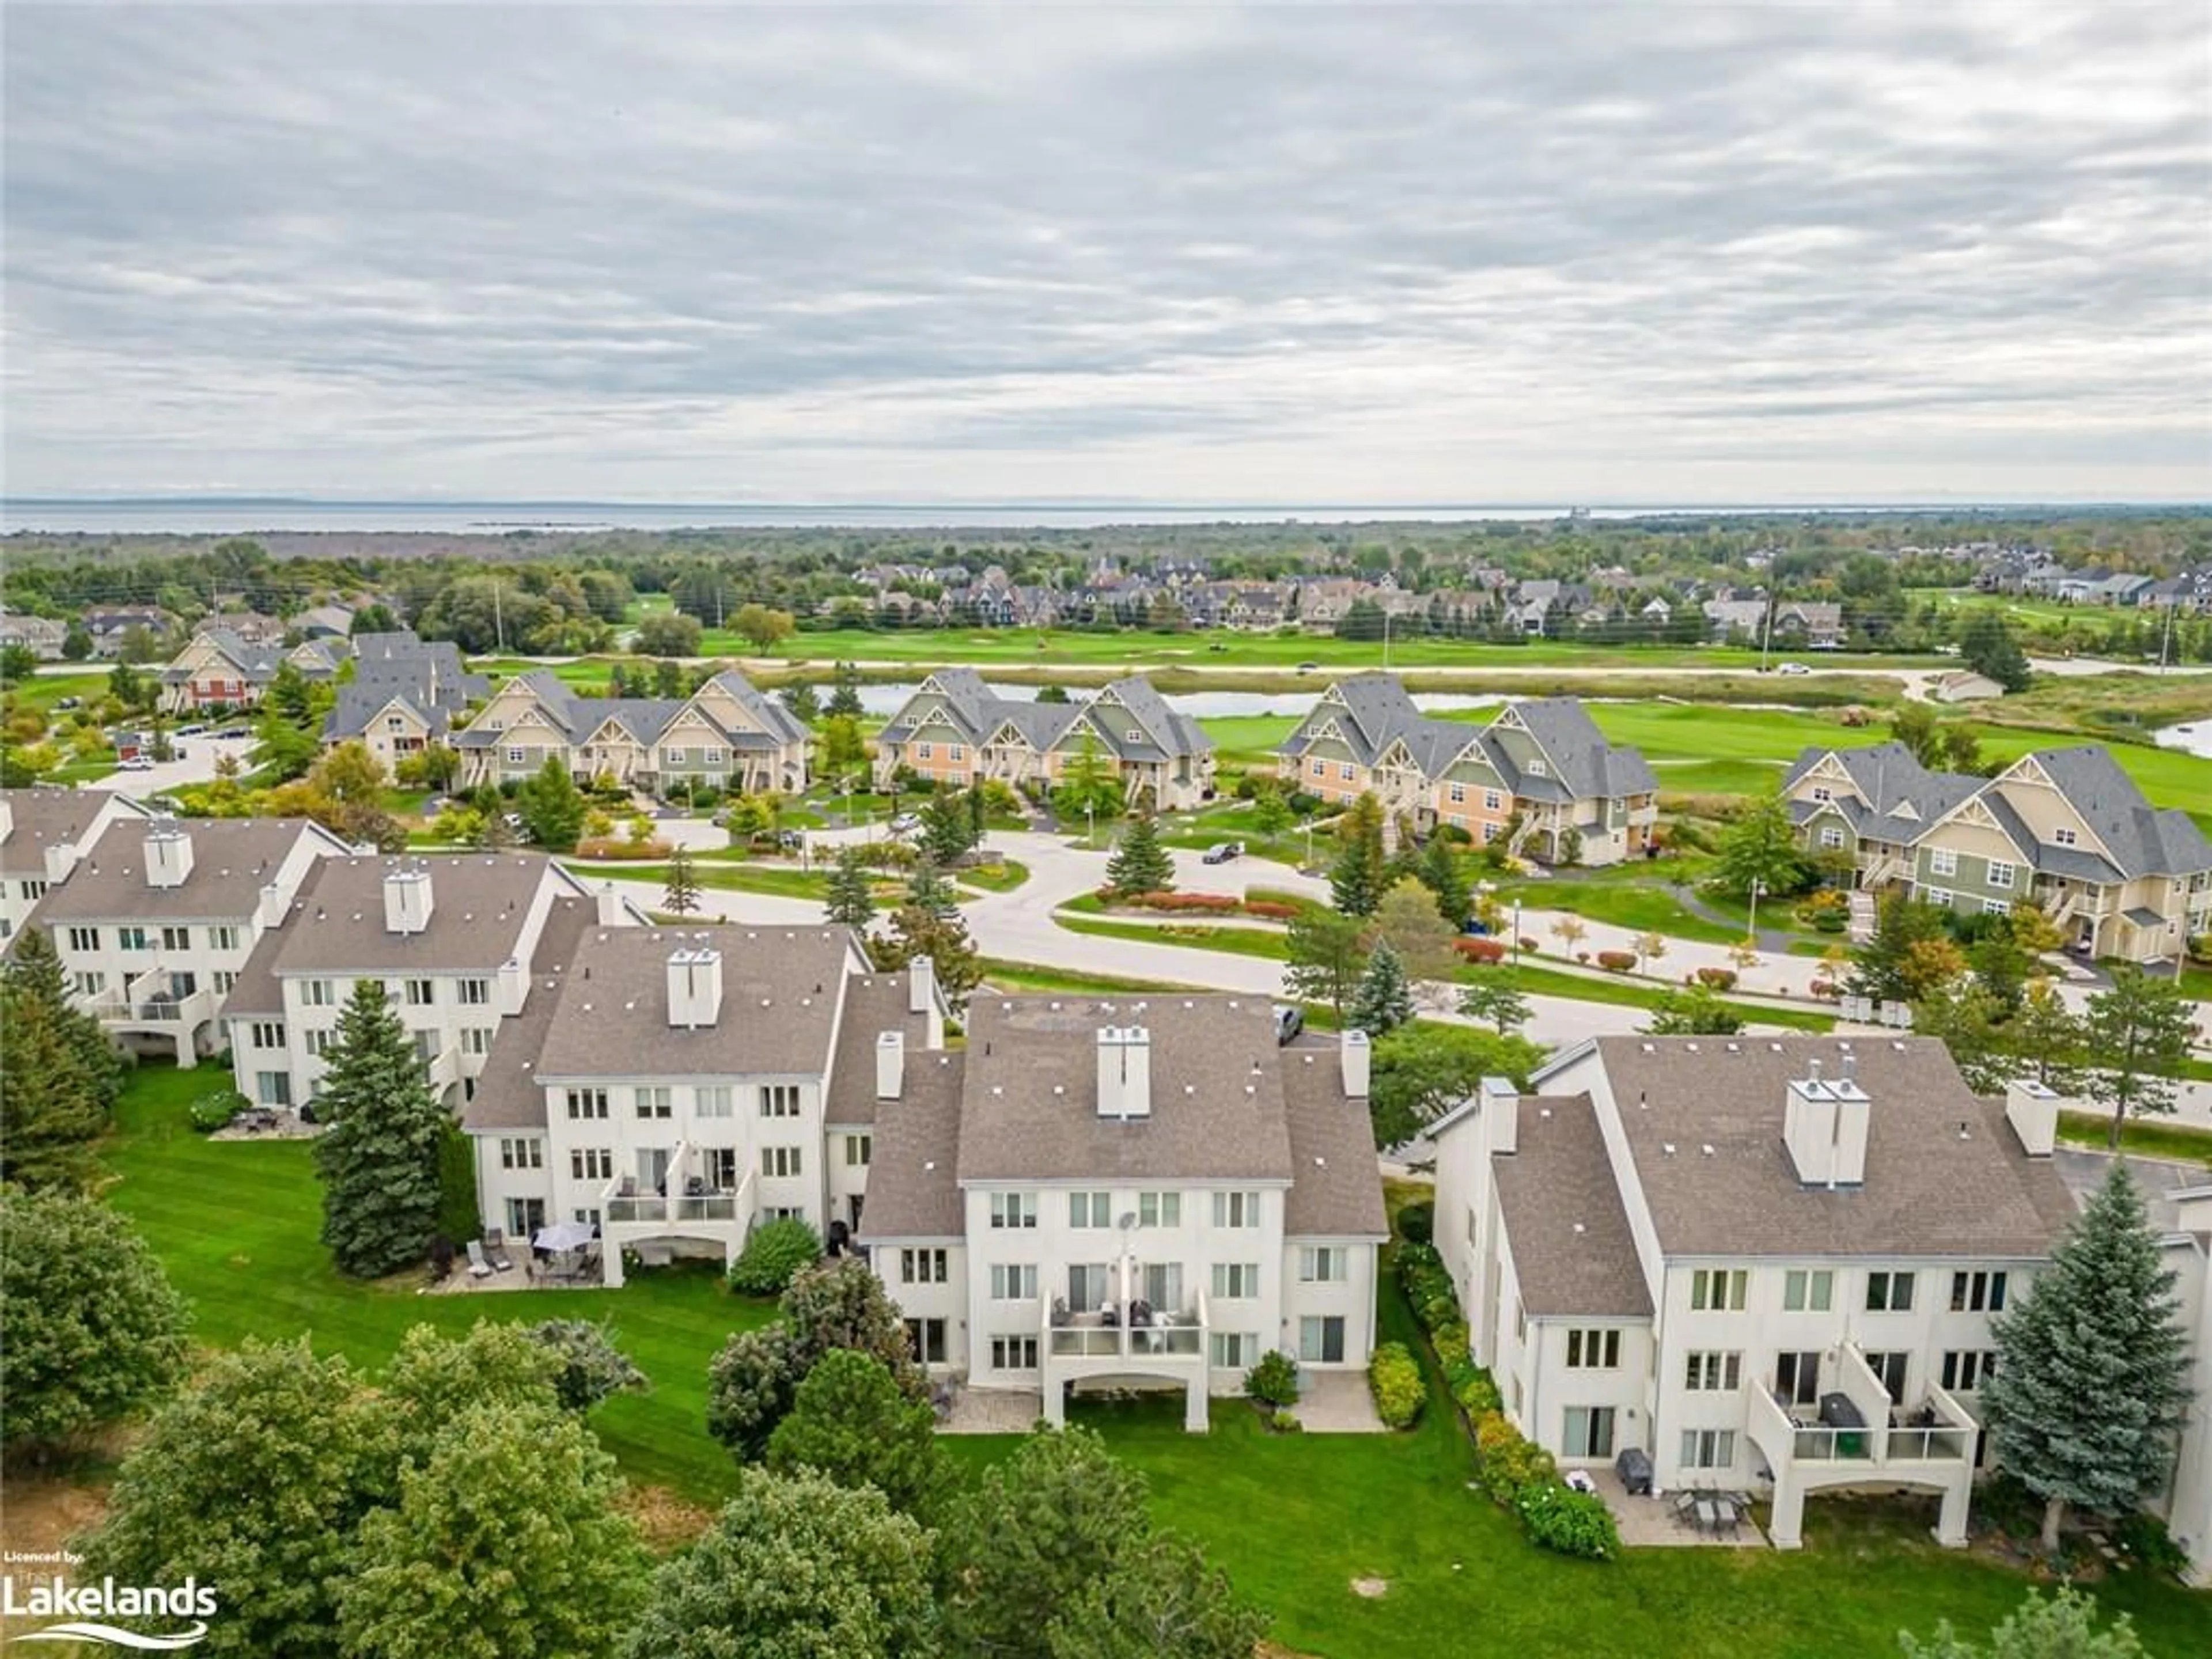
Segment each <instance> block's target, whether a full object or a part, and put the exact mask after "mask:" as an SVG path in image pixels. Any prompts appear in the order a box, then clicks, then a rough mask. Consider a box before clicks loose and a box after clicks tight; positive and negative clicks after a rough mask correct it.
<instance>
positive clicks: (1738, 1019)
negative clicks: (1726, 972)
mask: <svg viewBox="0 0 2212 1659" xmlns="http://www.w3.org/2000/svg"><path fill="white" fill-rule="evenodd" d="M1644 1030H1646V1031H1648V1032H1650V1034H1651V1035H1652V1036H1735V1034H1736V1033H1737V1032H1738V1031H1741V1030H1743V1016H1742V1015H1741V1014H1739V1013H1738V1012H1736V1011H1735V1009H1734V1008H1733V1007H1731V1006H1729V1004H1727V1003H1726V1002H1723V1000H1721V998H1720V996H1719V994H1718V993H1717V992H1716V991H1715V990H1714V989H1713V987H1711V986H1710V985H1705V984H1697V985H1688V986H1685V987H1683V988H1682V989H1680V990H1679V991H1669V992H1668V994H1666V995H1664V996H1662V997H1661V998H1660V999H1659V1003H1658V1006H1657V1007H1656V1008H1655V1009H1654V1010H1653V1011H1652V1014H1651V1023H1650V1024H1649V1025H1647V1026H1645V1027H1644Z"/></svg>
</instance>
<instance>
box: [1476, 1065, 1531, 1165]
mask: <svg viewBox="0 0 2212 1659" xmlns="http://www.w3.org/2000/svg"><path fill="white" fill-rule="evenodd" d="M1482 1115H1483V1117H1484V1119H1485V1120H1486V1121H1487V1122H1488V1123H1489V1125H1490V1150H1491V1151H1492V1152H1519V1151H1520V1150H1521V1091H1520V1090H1519V1089H1517V1088H1516V1087H1515V1086H1514V1085H1513V1079H1511V1078H1507V1077H1486V1078H1485V1079H1482Z"/></svg>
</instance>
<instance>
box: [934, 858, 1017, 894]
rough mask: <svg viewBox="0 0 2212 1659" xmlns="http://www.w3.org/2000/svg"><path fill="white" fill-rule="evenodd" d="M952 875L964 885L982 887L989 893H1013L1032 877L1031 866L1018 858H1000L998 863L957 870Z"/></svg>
mask: <svg viewBox="0 0 2212 1659" xmlns="http://www.w3.org/2000/svg"><path fill="white" fill-rule="evenodd" d="M952 877H953V879H954V880H956V881H957V882H959V883H961V884H963V886H968V887H980V888H981V889H982V890H984V891H985V892H987V893H1011V892H1012V891H1013V890H1014V889H1015V888H1017V887H1018V886H1020V885H1021V884H1023V883H1024V882H1025V881H1027V880H1028V879H1029V878H1030V867H1029V866H1027V865H1026V864H1023V863H1021V862H1020V861H1018V860H1014V859H1000V860H999V861H998V862H997V863H996V864H979V865H975V866H972V867H971V868H969V869H964V870H955V871H954V872H952Z"/></svg>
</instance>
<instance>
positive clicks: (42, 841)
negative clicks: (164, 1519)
mask: <svg viewBox="0 0 2212 1659" xmlns="http://www.w3.org/2000/svg"><path fill="white" fill-rule="evenodd" d="M0 800H4V801H6V802H7V803H8V819H9V826H8V834H7V837H6V839H4V840H0V869H4V870H5V871H6V872H7V873H8V874H9V875H11V876H16V875H29V876H40V875H43V874H44V873H45V872H46V848H49V847H58V846H64V845H67V846H72V847H76V848H77V849H78V850H79V851H80V852H81V851H82V850H83V843H84V836H85V832H86V830H87V829H88V828H90V826H91V823H92V821H93V819H94V818H95V817H98V816H99V815H100V811H101V809H102V808H103V807H108V806H110V805H113V804H118V803H119V804H120V805H121V806H122V808H123V810H124V811H126V812H128V813H131V814H132V815H134V816H136V817H146V816H147V812H146V809H145V808H144V807H143V806H141V805H139V804H138V803H137V801H135V800H133V799H131V797H130V796H128V795H118V794H116V793H113V792H112V790H106V789H6V790H0Z"/></svg>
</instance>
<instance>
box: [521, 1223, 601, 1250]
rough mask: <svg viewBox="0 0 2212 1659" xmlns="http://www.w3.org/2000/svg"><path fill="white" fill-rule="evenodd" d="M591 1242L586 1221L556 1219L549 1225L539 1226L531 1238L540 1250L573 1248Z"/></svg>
mask: <svg viewBox="0 0 2212 1659" xmlns="http://www.w3.org/2000/svg"><path fill="white" fill-rule="evenodd" d="M591 1242H592V1224H591V1223H590V1222H588V1221H556V1222H555V1223H554V1224H553V1225H551V1226H550V1227H540V1228H539V1229H538V1236H537V1237H535V1238H533V1239H532V1240H531V1243H533V1244H535V1245H536V1246H537V1247H538V1249H541V1250H573V1249H579V1248H580V1247H581V1246H583V1245H586V1244H588V1243H591Z"/></svg>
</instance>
